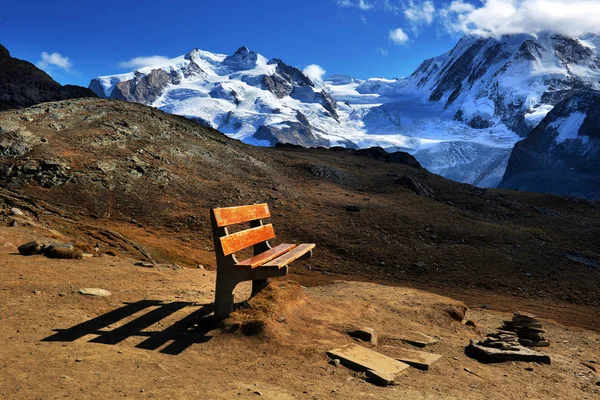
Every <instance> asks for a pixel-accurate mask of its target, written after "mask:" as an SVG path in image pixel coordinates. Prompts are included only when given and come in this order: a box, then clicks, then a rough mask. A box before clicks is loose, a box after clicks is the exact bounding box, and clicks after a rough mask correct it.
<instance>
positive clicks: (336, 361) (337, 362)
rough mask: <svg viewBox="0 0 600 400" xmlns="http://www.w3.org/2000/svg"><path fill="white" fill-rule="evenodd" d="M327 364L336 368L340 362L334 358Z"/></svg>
mask: <svg viewBox="0 0 600 400" xmlns="http://www.w3.org/2000/svg"><path fill="white" fill-rule="evenodd" d="M329 364H331V365H334V366H335V367H336V368H338V367H339V366H340V365H342V362H341V361H340V360H339V358H334V359H333V360H331V361H329Z"/></svg>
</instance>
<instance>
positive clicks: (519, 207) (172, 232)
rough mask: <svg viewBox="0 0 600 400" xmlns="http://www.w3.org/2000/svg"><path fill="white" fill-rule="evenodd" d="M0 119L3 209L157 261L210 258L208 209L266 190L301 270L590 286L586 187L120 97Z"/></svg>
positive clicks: (538, 290) (430, 280)
mask: <svg viewBox="0 0 600 400" xmlns="http://www.w3.org/2000/svg"><path fill="white" fill-rule="evenodd" d="M0 128H1V129H2V132H3V133H2V141H3V145H6V143H10V146H6V147H5V148H8V147H10V149H11V150H10V152H7V153H4V152H2V151H0V203H5V204H6V205H0V223H2V224H6V225H8V224H9V223H10V222H11V220H12V216H10V215H9V214H8V211H9V210H10V208H11V207H19V208H21V209H22V210H23V211H24V212H26V213H28V215H31V216H32V218H33V219H32V221H33V222H36V223H38V224H45V223H46V222H48V225H44V226H46V227H48V228H49V229H58V228H57V227H60V229H63V230H65V231H68V232H73V235H74V236H75V237H77V238H78V239H79V240H80V241H81V242H84V243H86V244H87V245H89V246H90V249H93V248H94V246H95V245H96V243H98V242H100V243H103V244H102V245H101V246H100V250H99V251H100V252H102V253H104V252H109V251H111V252H112V253H114V252H115V251H116V252H122V253H123V254H126V255H131V256H135V257H142V258H143V257H145V256H143V255H140V251H139V249H137V248H132V244H131V242H130V241H127V240H124V239H123V237H126V238H129V239H130V240H131V241H133V242H135V243H138V244H139V245H140V246H142V247H144V248H146V249H147V252H146V253H148V254H151V255H152V257H154V258H155V259H156V260H157V261H159V262H169V263H175V262H176V263H179V264H181V265H191V266H195V265H197V264H203V265H205V266H208V267H213V266H214V262H215V259H214V252H213V251H212V237H211V227H210V220H209V218H208V216H209V213H208V210H209V208H211V207H215V206H233V205H241V204H252V203H255V202H268V203H269V205H270V207H271V210H272V213H273V217H272V222H273V225H274V226H275V229H276V233H277V241H276V243H281V242H282V241H284V240H285V241H288V240H289V241H291V242H292V243H298V242H311V243H313V242H314V243H317V245H318V247H317V250H316V251H315V256H314V257H313V259H312V261H311V264H310V265H311V269H312V272H309V271H304V270H302V269H301V267H296V269H295V271H296V272H298V273H306V274H308V273H311V274H314V272H315V271H322V272H327V273H329V274H331V273H334V274H344V275H354V276H360V277H368V278H369V279H378V280H381V281H385V282H387V283H388V284H389V283H394V282H402V283H403V284H407V283H410V284H414V285H426V286H427V287H432V288H434V289H435V290H440V291H446V292H447V293H454V292H457V291H465V292H473V289H474V288H476V289H477V290H476V291H478V290H479V289H486V290H489V291H492V292H498V293H503V294H506V293H507V292H510V293H514V294H515V295H518V296H525V297H533V298H537V297H538V296H541V297H543V298H555V299H558V298H560V299H563V300H571V301H577V302H579V303H580V304H581V303H587V304H590V305H597V304H598V301H599V299H598V296H597V287H598V285H599V284H600V282H599V279H600V275H599V274H598V270H597V269H596V267H594V266H593V265H594V264H593V262H594V261H593V260H598V259H600V249H599V248H598V247H597V246H593V245H591V244H592V243H596V242H597V238H598V237H599V236H600V209H599V208H598V204H596V203H593V202H588V201H584V200H575V199H571V198H565V197H558V196H551V195H544V194H535V193H524V192H520V191H513V190H486V189H480V188H476V187H473V186H470V185H464V184H459V183H456V182H453V181H450V180H447V179H444V178H442V177H439V176H436V175H434V174H431V173H429V172H427V171H426V170H424V169H422V168H419V166H418V164H416V163H414V160H413V159H412V157H410V156H408V157H407V156H406V155H405V154H402V153H398V154H396V155H395V157H393V159H392V157H389V158H388V157H386V154H385V153H384V152H383V151H382V150H381V149H369V150H367V149H363V150H358V151H354V152H352V151H347V150H346V151H343V149H339V148H336V149H329V150H326V149H297V148H281V147H278V148H271V147H267V148H265V147H256V146H248V145H246V144H244V143H241V142H239V141H237V140H231V139H230V138H228V137H227V136H225V135H224V134H222V133H220V132H218V131H215V130H213V129H210V128H205V127H202V126H200V125H198V124H196V123H194V122H192V121H190V120H188V119H185V118H182V117H180V116H175V115H170V114H167V113H164V112H162V111H160V110H156V109H154V108H151V107H146V106H143V105H140V104H136V103H130V102H124V101H117V100H110V101H109V100H105V99H78V100H69V101H63V102H55V103H47V104H44V105H38V106H33V107H29V108H27V109H24V110H18V111H8V112H3V113H1V114H0ZM380 159H387V162H385V161H381V160H380ZM407 164H408V165H407ZM349 206H352V207H349ZM2 210H5V211H6V212H3V211H2ZM349 210H351V211H354V212H349ZM356 211H358V212H356ZM18 223H19V224H20V222H18ZM111 232H117V233H120V234H121V235H122V236H118V235H116V234H114V233H111ZM109 244H110V245H109ZM569 257H575V259H576V260H582V259H583V260H592V261H589V263H588V264H589V265H588V264H584V263H581V262H578V261H573V259H572V258H569ZM420 262H422V263H424V264H421V263H420ZM590 265H592V266H591V267H590ZM321 279H322V278H321Z"/></svg>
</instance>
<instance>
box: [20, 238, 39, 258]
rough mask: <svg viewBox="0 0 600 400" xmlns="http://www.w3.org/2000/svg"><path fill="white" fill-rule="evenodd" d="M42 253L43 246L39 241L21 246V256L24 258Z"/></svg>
mask: <svg viewBox="0 0 600 400" xmlns="http://www.w3.org/2000/svg"><path fill="white" fill-rule="evenodd" d="M41 253H42V244H41V243H40V242H38V241H35V240H34V241H31V242H27V243H25V244H22V245H20V246H19V254H21V255H22V256H32V255H34V254H41Z"/></svg>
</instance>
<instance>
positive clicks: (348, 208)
mask: <svg viewBox="0 0 600 400" xmlns="http://www.w3.org/2000/svg"><path fill="white" fill-rule="evenodd" d="M346 211H348V212H360V206H346Z"/></svg>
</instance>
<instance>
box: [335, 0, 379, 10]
mask: <svg viewBox="0 0 600 400" xmlns="http://www.w3.org/2000/svg"><path fill="white" fill-rule="evenodd" d="M336 3H337V5H338V6H341V7H357V8H360V9H361V10H370V9H371V8H373V4H371V3H369V2H367V1H366V0H358V1H352V0H336Z"/></svg>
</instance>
